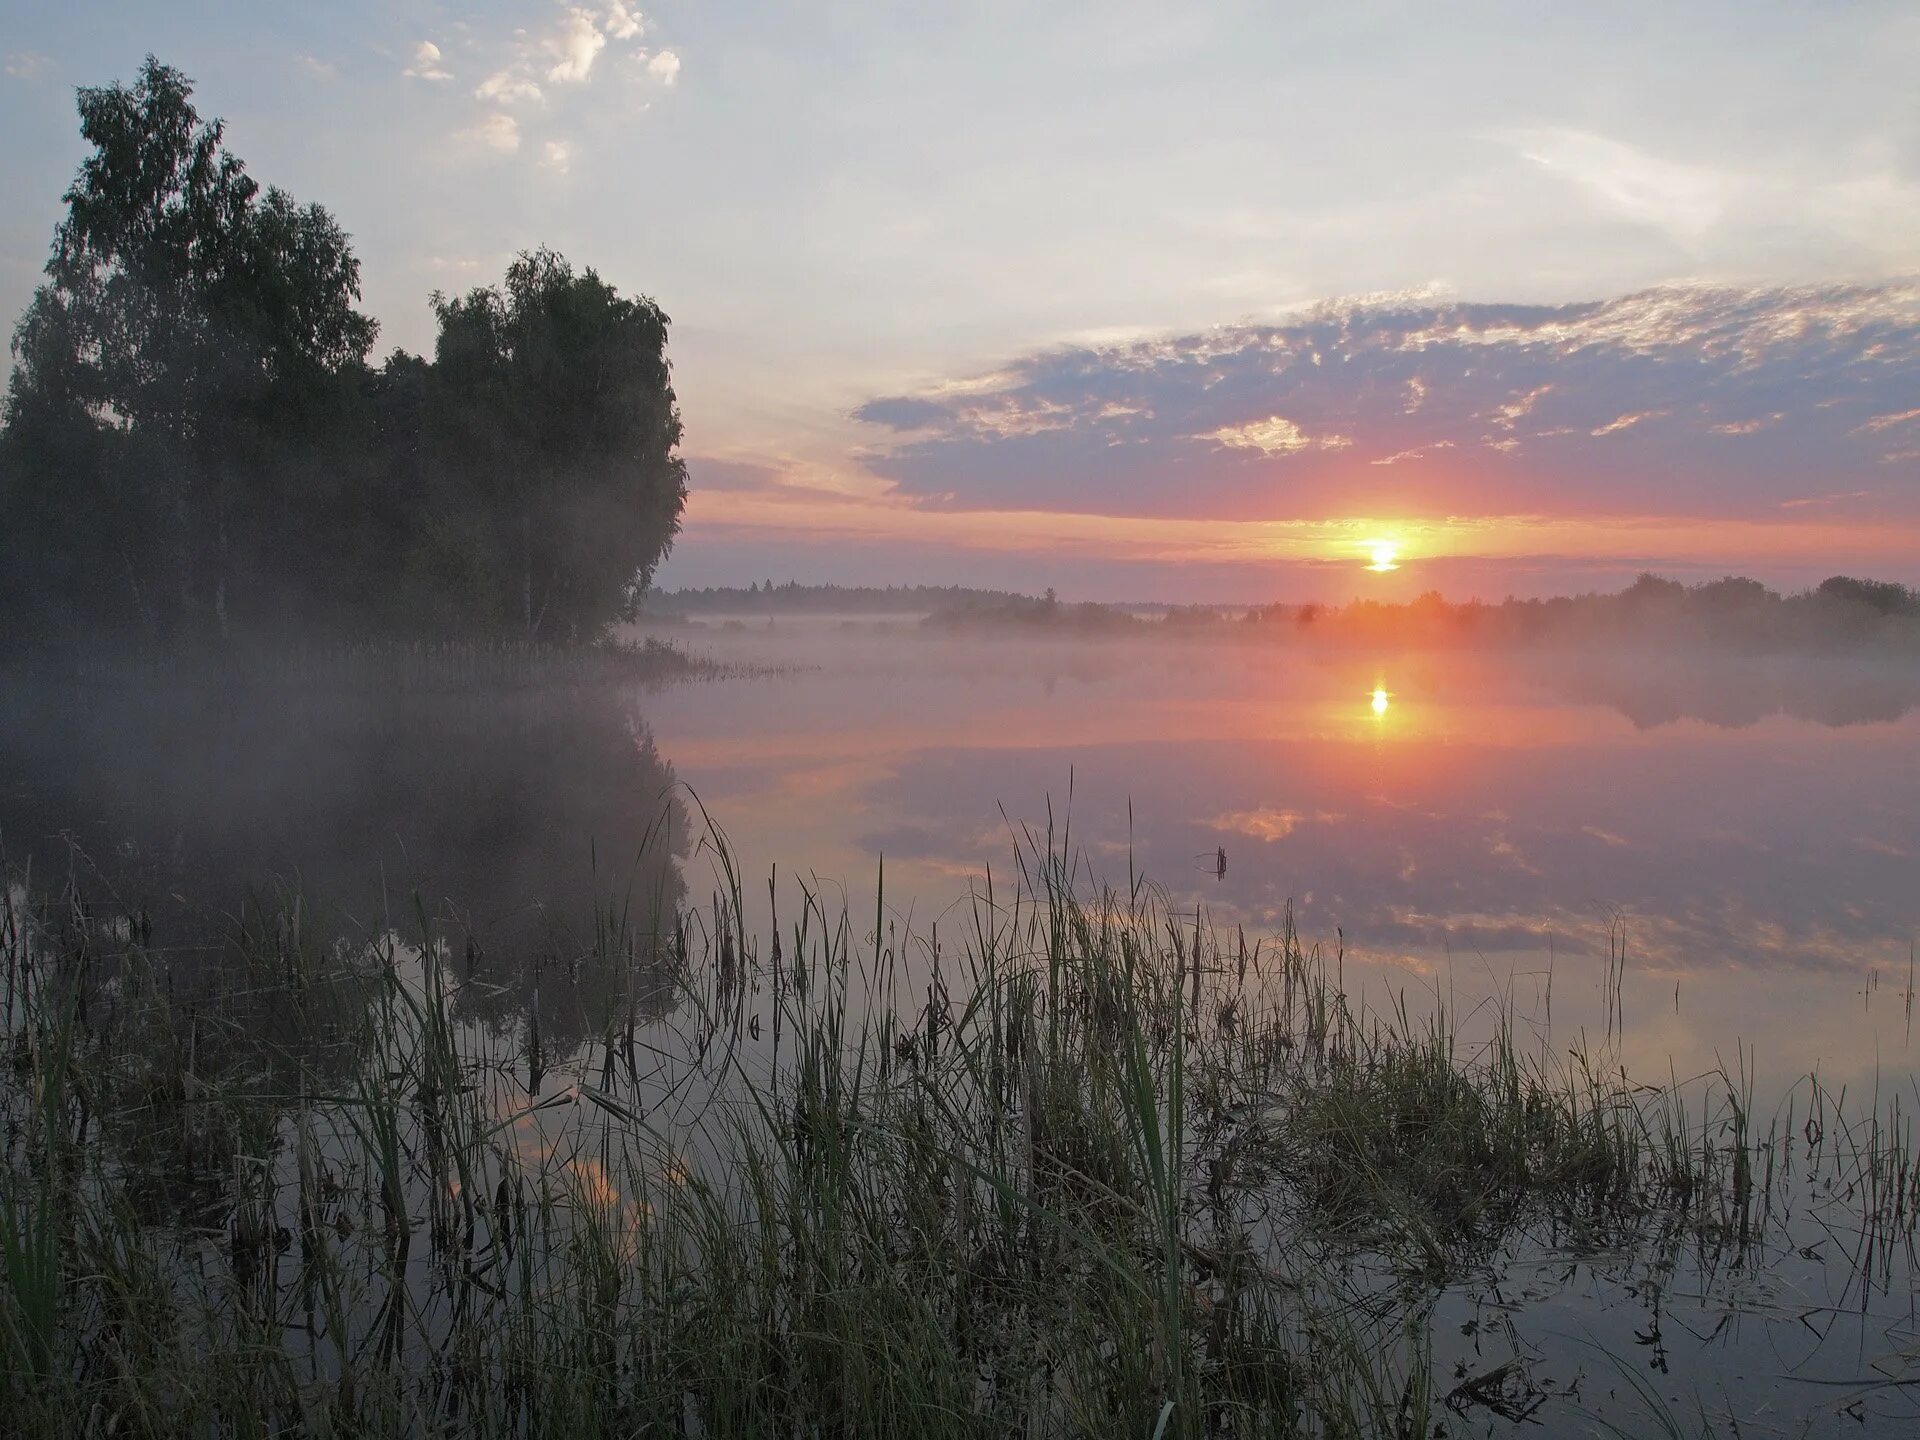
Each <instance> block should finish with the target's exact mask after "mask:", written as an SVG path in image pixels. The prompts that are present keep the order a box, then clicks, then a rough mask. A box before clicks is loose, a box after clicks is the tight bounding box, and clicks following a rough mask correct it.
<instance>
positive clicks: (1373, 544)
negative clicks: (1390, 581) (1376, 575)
mask: <svg viewBox="0 0 1920 1440" xmlns="http://www.w3.org/2000/svg"><path fill="white" fill-rule="evenodd" d="M1368 553H1369V554H1371V555H1372V556H1373V563H1372V564H1371V565H1369V566H1367V569H1369V570H1375V571H1380V572H1382V573H1384V572H1385V571H1388V570H1398V569H1399V568H1400V566H1399V565H1398V564H1397V563H1395V559H1394V557H1395V556H1397V555H1398V554H1399V553H1400V547H1399V545H1397V544H1396V543H1394V542H1393V541H1391V540H1374V541H1370V542H1368Z"/></svg>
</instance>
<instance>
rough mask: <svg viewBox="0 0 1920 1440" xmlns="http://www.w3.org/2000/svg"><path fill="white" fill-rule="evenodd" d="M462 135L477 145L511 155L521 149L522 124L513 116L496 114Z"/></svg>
mask: <svg viewBox="0 0 1920 1440" xmlns="http://www.w3.org/2000/svg"><path fill="white" fill-rule="evenodd" d="M460 133H461V135H462V136H464V137H465V138H466V139H468V140H471V141H473V142H474V143H475V144H477V145H484V146H485V147H486V148H487V149H489V150H492V151H495V152H497V153H499V154H501V155H511V154H512V153H513V152H514V151H516V150H518V149H519V148H520V122H519V121H518V120H516V119H514V118H513V116H511V115H504V114H500V113H498V112H496V113H494V114H492V115H488V116H486V117H484V118H483V119H482V120H481V121H480V123H479V124H477V125H475V126H473V127H472V128H471V129H468V130H463V131H461V132H460Z"/></svg>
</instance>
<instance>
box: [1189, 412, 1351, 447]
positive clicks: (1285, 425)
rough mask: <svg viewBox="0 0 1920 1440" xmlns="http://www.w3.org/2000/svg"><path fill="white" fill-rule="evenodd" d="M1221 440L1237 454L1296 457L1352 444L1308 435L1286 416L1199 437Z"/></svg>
mask: <svg viewBox="0 0 1920 1440" xmlns="http://www.w3.org/2000/svg"><path fill="white" fill-rule="evenodd" d="M1200 438H1202V439H1205V440H1218V441H1219V442H1220V443H1221V444H1222V445H1225V446H1228V447H1229V448H1231V449H1234V450H1258V451H1259V452H1260V453H1261V454H1263V455H1293V454H1296V453H1298V452H1299V451H1302V450H1344V449H1346V448H1347V446H1349V445H1351V444H1352V443H1353V441H1352V440H1351V439H1349V438H1348V437H1347V436H1345V435H1322V436H1314V435H1309V434H1307V432H1306V431H1304V430H1302V429H1301V428H1300V427H1299V426H1298V425H1296V424H1294V423H1293V421H1291V420H1289V419H1287V418H1286V417H1285V416H1283V415H1269V416H1268V417H1267V418H1266V419H1264V420H1250V421H1248V422H1247V423H1246V424H1245V425H1223V426H1221V427H1220V428H1219V429H1218V430H1209V431H1208V432H1207V433H1206V434H1205V435H1203V436H1202V437H1200Z"/></svg>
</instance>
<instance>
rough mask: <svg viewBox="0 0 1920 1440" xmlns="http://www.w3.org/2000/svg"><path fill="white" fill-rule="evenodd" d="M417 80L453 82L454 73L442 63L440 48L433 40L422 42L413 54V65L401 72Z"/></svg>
mask: <svg viewBox="0 0 1920 1440" xmlns="http://www.w3.org/2000/svg"><path fill="white" fill-rule="evenodd" d="M400 73H401V74H402V75H410V76H412V77H413V78H414V79H415V80H435V81H439V80H451V79H452V78H453V72H452V71H451V70H449V69H447V67H446V66H445V65H443V64H441V63H440V47H439V46H438V45H436V44H434V43H433V42H432V41H431V40H422V41H421V42H420V44H419V47H418V48H417V49H416V50H415V51H414V52H413V63H412V64H411V65H409V66H407V68H406V69H405V70H402V71H401V72H400Z"/></svg>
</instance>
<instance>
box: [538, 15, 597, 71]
mask: <svg viewBox="0 0 1920 1440" xmlns="http://www.w3.org/2000/svg"><path fill="white" fill-rule="evenodd" d="M606 44H607V37H606V36H605V35H603V34H601V33H600V26H599V25H598V24H597V23H596V22H595V20H594V18H593V14H592V12H591V11H587V10H581V9H579V8H577V7H576V8H574V9H571V10H569V11H567V18H566V19H565V20H563V21H561V23H560V29H559V31H558V32H557V33H555V34H554V35H551V36H549V37H548V38H547V39H546V40H545V41H544V42H542V48H543V49H544V50H545V51H546V52H547V54H548V55H549V56H551V57H553V62H554V63H553V65H552V67H551V68H550V69H549V70H548V71H547V79H549V80H552V81H554V82H555V83H556V84H562V85H578V84H580V83H582V82H583V81H585V80H586V79H587V78H588V77H589V76H590V75H592V73H593V62H594V61H595V60H596V59H598V58H599V56H600V52H601V51H602V50H604V49H605V48H606Z"/></svg>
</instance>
